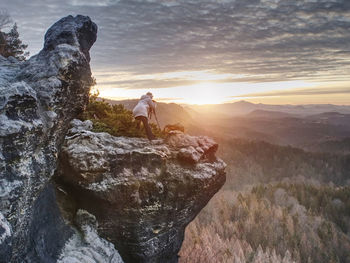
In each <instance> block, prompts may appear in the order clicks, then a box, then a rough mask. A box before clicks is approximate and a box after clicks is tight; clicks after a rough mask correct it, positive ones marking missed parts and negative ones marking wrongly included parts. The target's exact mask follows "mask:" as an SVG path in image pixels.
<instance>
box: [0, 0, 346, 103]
mask: <svg viewBox="0 0 350 263" xmlns="http://www.w3.org/2000/svg"><path fill="white" fill-rule="evenodd" d="M0 4H1V7H2V8H5V9H6V10H7V11H8V13H9V14H10V15H11V17H12V19H13V21H14V22H17V24H18V29H19V32H20V36H21V38H22V39H23V41H24V42H25V43H27V44H28V50H29V51H30V53H31V55H34V54H36V53H37V52H38V51H40V49H41V48H42V44H43V38H44V34H45V31H46V30H47V29H48V28H49V27H50V26H51V25H52V24H53V23H54V22H55V21H57V20H58V19H60V18H61V17H63V16H66V15H69V14H72V15H76V14H83V15H88V16H90V17H91V19H92V20H93V21H94V22H95V23H96V24H97V25H98V40H97V41H96V43H95V44H94V46H93V47H92V49H91V68H92V72H93V75H94V77H95V78H96V80H97V86H96V87H95V88H96V89H98V90H99V92H100V96H101V97H105V98H111V99H132V98H139V97H140V96H141V95H142V94H144V93H146V92H147V91H151V92H152V93H153V94H154V96H155V99H157V100H158V101H163V102H176V103H190V104H213V103H223V102H230V101H238V100H247V101H250V102H254V103H267V104H287V103H288V104H316V103H317V104H326V103H332V104H350V46H349V43H350V30H349V29H350V2H349V1H347V0H337V1H334V0H328V1H327V0H322V1H321V0H295V1H293V0H101V1H93V0H62V1H58V0H45V1H39V0H32V1H25V2H24V1H20V0H12V1H5V0H0ZM19 6H20V7H21V8H18V7H19Z"/></svg>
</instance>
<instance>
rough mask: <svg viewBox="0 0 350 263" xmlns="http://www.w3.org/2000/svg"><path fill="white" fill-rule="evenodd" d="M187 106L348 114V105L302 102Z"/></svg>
mask: <svg viewBox="0 0 350 263" xmlns="http://www.w3.org/2000/svg"><path fill="white" fill-rule="evenodd" d="M187 107H189V108H191V109H194V110H196V111H201V112H208V113H209V112H211V113H214V112H215V113H221V114H225V115H230V116H235V115H244V114H248V113H250V112H252V111H255V110H264V111H278V112H284V113H288V114H293V115H301V116H307V115H313V114H321V113H324V112H338V113H343V114H350V105H349V106H348V105H333V104H304V105H290V104H286V105H270V104H261V103H259V104H254V103H251V102H248V101H243V100H242V101H238V102H234V103H224V104H210V105H187Z"/></svg>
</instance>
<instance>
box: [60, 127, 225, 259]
mask: <svg viewBox="0 0 350 263" xmlns="http://www.w3.org/2000/svg"><path fill="white" fill-rule="evenodd" d="M72 124H73V128H72V129H71V130H70V132H69V134H68V136H67V137H66V140H65V143H64V146H63V148H62V152H61V155H60V158H59V169H58V174H57V176H58V178H59V179H61V180H60V182H61V187H62V188H63V189H65V192H67V194H68V195H69V196H71V197H72V198H74V200H75V202H76V204H77V205H76V207H79V208H81V209H84V210H86V211H88V212H90V213H91V214H93V215H95V216H96V218H97V221H98V228H97V230H98V233H99V234H100V235H101V236H102V237H103V238H105V239H107V240H109V241H110V242H112V243H113V244H114V245H115V247H116V248H117V250H118V251H119V253H120V255H121V256H122V258H123V260H124V261H125V262H177V253H178V251H179V250H180V248H181V244H182V241H183V238H184V231H185V227H186V226H187V225H188V224H189V223H190V222H191V221H192V220H193V219H194V218H195V216H196V215H197V214H198V213H199V211H200V210H201V209H202V208H203V207H204V206H205V205H206V204H207V203H208V201H209V200H210V199H211V197H212V196H213V195H214V194H215V193H216V192H217V191H218V190H219V189H220V188H221V187H222V185H223V184H224V182H225V172H224V169H225V166H226V165H225V163H224V162H223V161H222V160H220V159H218V158H217V157H216V156H215V152H216V150H217V148H218V145H217V144H216V143H215V142H214V141H213V140H211V139H210V138H208V137H202V136H200V137H193V136H189V135H187V134H184V133H181V132H173V133H170V134H169V135H168V137H167V138H166V139H165V140H164V141H163V140H157V141H154V142H152V143H150V142H149V141H148V140H146V139H143V138H126V137H114V136H112V135H110V134H108V133H94V132H91V131H90V130H89V129H90V128H91V123H90V122H89V121H85V122H81V121H79V120H74V121H73V123H72Z"/></svg>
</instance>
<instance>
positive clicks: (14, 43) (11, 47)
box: [4, 23, 29, 60]
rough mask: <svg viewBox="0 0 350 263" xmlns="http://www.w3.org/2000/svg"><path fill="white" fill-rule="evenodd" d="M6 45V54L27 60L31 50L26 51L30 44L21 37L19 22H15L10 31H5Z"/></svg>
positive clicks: (6, 55)
mask: <svg viewBox="0 0 350 263" xmlns="http://www.w3.org/2000/svg"><path fill="white" fill-rule="evenodd" d="M4 35H5V39H6V46H5V50H4V56H5V57H9V56H13V57H15V58H17V59H19V60H25V59H26V57H27V56H28V55H29V52H25V49H26V48H27V47H28V45H25V44H23V43H22V40H20V39H19V33H18V30H17V23H15V24H14V25H13V27H12V29H11V31H10V32H9V33H5V34H4Z"/></svg>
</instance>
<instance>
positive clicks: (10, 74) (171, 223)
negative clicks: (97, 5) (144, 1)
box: [0, 15, 225, 263]
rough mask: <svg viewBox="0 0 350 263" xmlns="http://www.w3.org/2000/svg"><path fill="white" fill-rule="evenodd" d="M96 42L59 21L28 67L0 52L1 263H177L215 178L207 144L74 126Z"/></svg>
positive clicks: (220, 175)
mask: <svg viewBox="0 0 350 263" xmlns="http://www.w3.org/2000/svg"><path fill="white" fill-rule="evenodd" d="M96 36H97V26H96V25H95V24H94V23H93V22H92V21H91V20H90V18H89V17H85V16H81V15H78V16H76V17H73V16H67V17H65V18H62V19H61V20H59V21H58V22H56V23H55V24H54V25H53V26H52V27H51V28H50V29H49V30H48V31H47V33H46V35H45V43H44V48H43V50H42V51H40V52H39V54H37V55H35V56H33V57H31V58H30V59H29V60H28V61H25V62H20V61H17V60H16V59H14V58H8V59H5V58H3V57H1V56H0V262H28V263H30V262H35V263H37V262H45V263H51V262H52V263H54V262H59V263H78V262H79V263H80V262H110V263H122V262H127V263H128V262H162V263H163V262H170V263H172V262H177V261H178V259H177V257H178V256H177V253H178V251H179V249H180V247H181V244H182V241H183V237H184V230H185V227H186V226H187V225H188V224H189V222H191V221H192V220H193V219H194V218H195V216H196V215H197V214H198V213H199V211H200V210H201V209H202V208H203V207H204V206H205V205H206V204H207V202H208V201H209V200H210V198H211V197H212V196H213V195H214V194H215V193H216V192H217V191H218V190H219V189H220V188H221V187H222V185H223V184H224V182H225V172H224V169H225V164H224V162H223V161H221V160H220V159H218V158H217V157H216V156H215V152H216V150H217V148H218V145H217V144H216V143H215V142H214V141H213V140H211V139H210V138H207V137H193V136H189V135H186V134H183V133H181V132H173V133H171V134H169V136H168V137H167V138H166V139H165V140H157V141H155V142H153V143H150V142H148V140H146V139H142V138H125V137H113V136H112V135H110V134H107V133H95V132H92V131H91V128H92V123H91V122H90V121H85V122H81V121H79V120H76V119H75V118H76V117H77V116H78V115H79V114H80V113H81V112H82V111H83V109H84V107H85V106H86V105H87V103H88V98H89V91H90V87H91V85H92V84H93V79H92V77H91V70H90V65H89V61H90V55H89V50H90V48H91V46H92V45H93V44H94V42H95V40H96ZM122 258H123V259H122Z"/></svg>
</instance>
